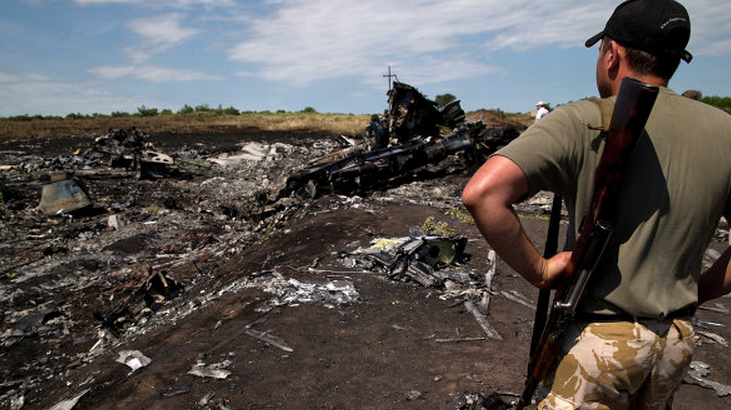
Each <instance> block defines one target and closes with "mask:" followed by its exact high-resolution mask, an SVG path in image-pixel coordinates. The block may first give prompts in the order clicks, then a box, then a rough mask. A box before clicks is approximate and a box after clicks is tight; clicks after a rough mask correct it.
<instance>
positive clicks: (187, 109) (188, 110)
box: [178, 104, 195, 115]
mask: <svg viewBox="0 0 731 410" xmlns="http://www.w3.org/2000/svg"><path fill="white" fill-rule="evenodd" d="M194 112H195V109H193V107H191V106H190V105H188V104H185V105H184V106H183V108H181V109H179V110H178V114H183V115H185V114H193V113H194Z"/></svg>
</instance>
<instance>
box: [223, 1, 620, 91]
mask: <svg viewBox="0 0 731 410" xmlns="http://www.w3.org/2000/svg"><path fill="white" fill-rule="evenodd" d="M273 4H276V5H277V6H278V9H277V10H276V12H275V13H274V14H273V15H271V16H270V17H267V18H263V19H262V18H259V19H250V20H248V21H246V23H247V24H248V28H249V31H248V35H247V36H244V37H245V38H246V40H244V41H242V42H240V43H238V44H236V45H235V46H234V47H232V48H231V49H230V51H229V57H230V59H232V60H234V61H241V62H245V63H254V64H259V65H260V67H261V69H260V71H259V75H260V76H262V77H264V78H267V79H270V80H273V81H285V82H289V83H291V84H306V83H309V82H311V81H314V80H318V79H327V78H331V77H339V76H348V75H356V76H366V75H367V74H370V73H372V72H373V70H374V65H378V64H380V65H383V61H397V62H400V63H401V64H404V65H410V66H413V67H415V68H416V67H422V68H424V69H423V70H419V71H421V72H424V73H426V72H427V70H426V69H427V68H429V69H431V68H433V67H434V62H435V61H439V60H444V61H445V64H443V65H444V66H447V65H448V64H447V63H446V62H448V61H450V60H453V59H455V58H458V59H459V64H454V66H453V69H452V70H451V73H450V75H449V76H440V75H424V76H423V77H424V78H425V79H426V81H440V80H443V79H444V77H449V78H450V79H459V78H470V77H474V76H476V75H481V74H485V73H488V72H493V71H494V70H495V69H496V68H494V67H490V66H489V64H487V63H485V62H484V61H485V57H486V56H487V54H488V52H489V51H491V50H492V51H494V50H499V49H503V48H512V49H515V50H527V49H531V48H535V47H540V46H544V45H546V44H549V43H559V44H561V45H562V46H570V45H574V46H577V47H578V46H580V45H581V44H582V43H583V40H585V39H586V38H588V37H589V36H591V35H592V34H594V33H596V32H597V31H599V30H600V28H597V26H598V25H599V24H598V23H597V22H602V21H603V20H604V19H606V16H605V14H608V13H609V12H610V10H599V11H597V10H595V9H597V8H596V7H595V6H591V5H586V4H585V2H581V3H578V2H576V1H575V0H556V1H551V2H544V3H539V2H535V1H528V0H514V1H512V2H510V3H508V2H504V1H501V0H454V1H450V2H440V1H434V0H413V1H404V2H392V1H390V0H373V1H363V0H344V1H339V2H332V1H330V0H281V1H277V2H273ZM602 24H603V23H602ZM466 43H469V44H473V46H472V47H473V48H472V53H470V55H465V54H462V55H459V56H456V55H455V53H458V51H456V50H463V49H464V48H465V44H466ZM249 72H251V70H249Z"/></svg>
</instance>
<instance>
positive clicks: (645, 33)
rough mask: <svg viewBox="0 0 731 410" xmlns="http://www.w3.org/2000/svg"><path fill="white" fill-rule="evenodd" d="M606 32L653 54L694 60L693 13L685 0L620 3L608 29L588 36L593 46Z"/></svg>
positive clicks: (587, 42) (607, 26)
mask: <svg viewBox="0 0 731 410" xmlns="http://www.w3.org/2000/svg"><path fill="white" fill-rule="evenodd" d="M604 36H607V37H609V38H611V39H612V40H614V41H616V42H618V43H620V44H622V45H623V46H626V47H630V48H634V49H637V50H642V51H646V52H648V53H650V54H653V55H658V56H662V55H673V56H678V57H680V58H682V59H683V60H685V62H686V63H690V60H692V59H693V55H691V54H690V53H689V52H688V51H687V50H686V49H685V46H687V45H688V40H690V17H689V16H688V11H687V10H685V7H683V5H682V4H680V3H678V2H676V1H672V0H629V1H625V2H624V3H622V4H620V5H619V6H617V8H616V9H615V10H614V13H613V14H612V16H611V17H610V18H609V20H608V21H607V25H606V26H605V27H604V30H602V31H601V32H599V34H597V35H595V36H594V37H592V38H590V39H588V40H586V46H587V47H591V46H593V45H594V44H596V43H597V41H599V40H601V39H602V38H603V37H604Z"/></svg>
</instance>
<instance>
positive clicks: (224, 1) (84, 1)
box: [74, 0, 235, 8]
mask: <svg viewBox="0 0 731 410" xmlns="http://www.w3.org/2000/svg"><path fill="white" fill-rule="evenodd" d="M74 3H76V4H79V5H82V6H86V5H90V4H99V5H104V4H147V5H153V4H150V3H151V2H150V1H148V0H74ZM152 3H154V5H155V6H166V7H178V8H186V7H190V6H196V5H203V6H231V5H233V4H235V1H234V0H157V1H154V2H152Z"/></svg>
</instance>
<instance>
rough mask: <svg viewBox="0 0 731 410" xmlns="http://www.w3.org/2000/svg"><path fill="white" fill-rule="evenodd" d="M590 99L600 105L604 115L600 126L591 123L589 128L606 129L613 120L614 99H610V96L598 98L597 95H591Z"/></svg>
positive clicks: (600, 110)
mask: <svg viewBox="0 0 731 410" xmlns="http://www.w3.org/2000/svg"><path fill="white" fill-rule="evenodd" d="M589 101H591V102H593V103H594V104H596V106H597V107H599V112H600V113H601V117H602V123H601V124H599V125H598V126H596V125H592V124H589V125H588V126H589V128H591V129H593V130H600V131H606V130H607V128H608V127H609V124H610V123H611V122H612V113H613V112H614V100H610V99H608V98H597V97H591V98H589Z"/></svg>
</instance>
